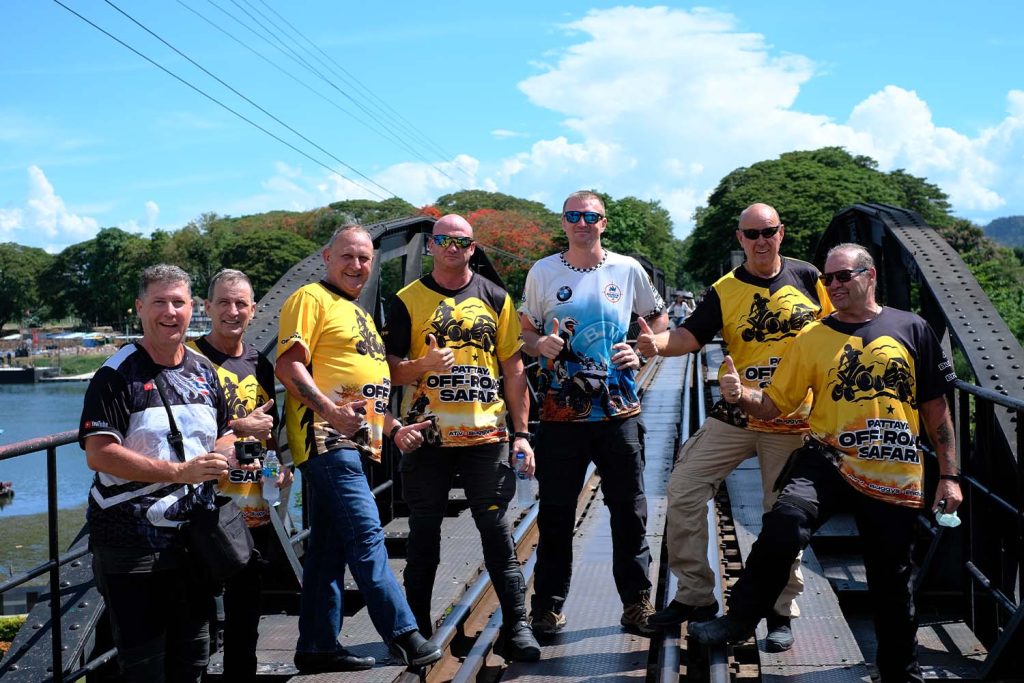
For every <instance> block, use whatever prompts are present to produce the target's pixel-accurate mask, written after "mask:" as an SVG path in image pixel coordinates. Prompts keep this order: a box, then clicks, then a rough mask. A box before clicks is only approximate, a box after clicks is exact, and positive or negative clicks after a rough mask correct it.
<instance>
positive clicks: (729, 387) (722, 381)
mask: <svg viewBox="0 0 1024 683" xmlns="http://www.w3.org/2000/svg"><path fill="white" fill-rule="evenodd" d="M725 370H726V372H725V374H724V375H722V376H721V377H720V378H719V380H718V388H719V389H720V390H721V392H722V398H724V399H725V400H726V402H727V403H739V402H740V396H741V395H742V393H743V384H742V383H741V382H740V373H738V372H737V371H736V366H735V365H733V362H732V356H726V357H725Z"/></svg>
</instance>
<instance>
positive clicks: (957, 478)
mask: <svg viewBox="0 0 1024 683" xmlns="http://www.w3.org/2000/svg"><path fill="white" fill-rule="evenodd" d="M939 480H940V481H941V480H945V481H955V482H956V483H958V484H959V483H960V475H959V474H940V475H939Z"/></svg>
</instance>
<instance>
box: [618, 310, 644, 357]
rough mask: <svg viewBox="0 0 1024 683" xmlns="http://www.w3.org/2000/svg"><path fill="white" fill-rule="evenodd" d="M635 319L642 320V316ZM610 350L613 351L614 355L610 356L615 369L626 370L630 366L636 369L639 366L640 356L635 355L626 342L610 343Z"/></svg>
mask: <svg viewBox="0 0 1024 683" xmlns="http://www.w3.org/2000/svg"><path fill="white" fill-rule="evenodd" d="M637 320H643V318H637ZM612 350H613V351H615V352H616V353H615V355H613V356H612V365H614V366H615V368H616V369H617V370H626V369H629V368H632V369H633V370H636V369H637V368H639V367H640V357H639V356H638V355H636V351H634V350H633V347H632V346H630V345H629V344H627V343H626V342H619V343H618V344H612Z"/></svg>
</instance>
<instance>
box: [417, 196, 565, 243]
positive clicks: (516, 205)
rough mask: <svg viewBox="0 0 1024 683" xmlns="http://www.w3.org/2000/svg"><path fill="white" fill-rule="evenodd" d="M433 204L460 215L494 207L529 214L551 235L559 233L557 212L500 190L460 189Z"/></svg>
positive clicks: (559, 223) (442, 209)
mask: <svg viewBox="0 0 1024 683" xmlns="http://www.w3.org/2000/svg"><path fill="white" fill-rule="evenodd" d="M434 206H436V207H437V209H438V210H439V211H440V212H441V214H442V215H443V214H446V213H457V214H459V215H460V216H468V215H469V214H471V213H473V212H474V211H479V210H480V209H494V210H495V211H515V212H516V213H519V214H522V215H524V216H529V217H531V218H535V219H537V220H538V221H540V224H541V226H543V227H544V228H546V229H547V230H549V231H551V234H552V235H555V234H558V233H561V232H562V230H561V222H560V219H559V214H558V213H555V212H553V211H550V210H548V208H547V207H546V206H544V205H543V204H541V203H540V202H535V201H531V200H529V199H521V198H519V197H513V196H512V195H508V194H502V193H501V192H486V191H484V190H462V191H461V192H453V193H452V194H446V195H442V196H440V197H438V198H437V201H436V202H434Z"/></svg>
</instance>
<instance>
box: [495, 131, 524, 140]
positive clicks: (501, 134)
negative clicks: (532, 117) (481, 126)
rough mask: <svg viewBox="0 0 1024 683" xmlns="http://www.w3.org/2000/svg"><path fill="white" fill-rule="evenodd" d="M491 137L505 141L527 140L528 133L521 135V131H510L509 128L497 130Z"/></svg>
mask: <svg viewBox="0 0 1024 683" xmlns="http://www.w3.org/2000/svg"><path fill="white" fill-rule="evenodd" d="M491 136H493V137H496V138H498V139H499V140H505V139H507V138H525V137H526V133H520V132H519V131H515V130H509V129H508V128H495V129H494V130H492V131H491Z"/></svg>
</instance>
